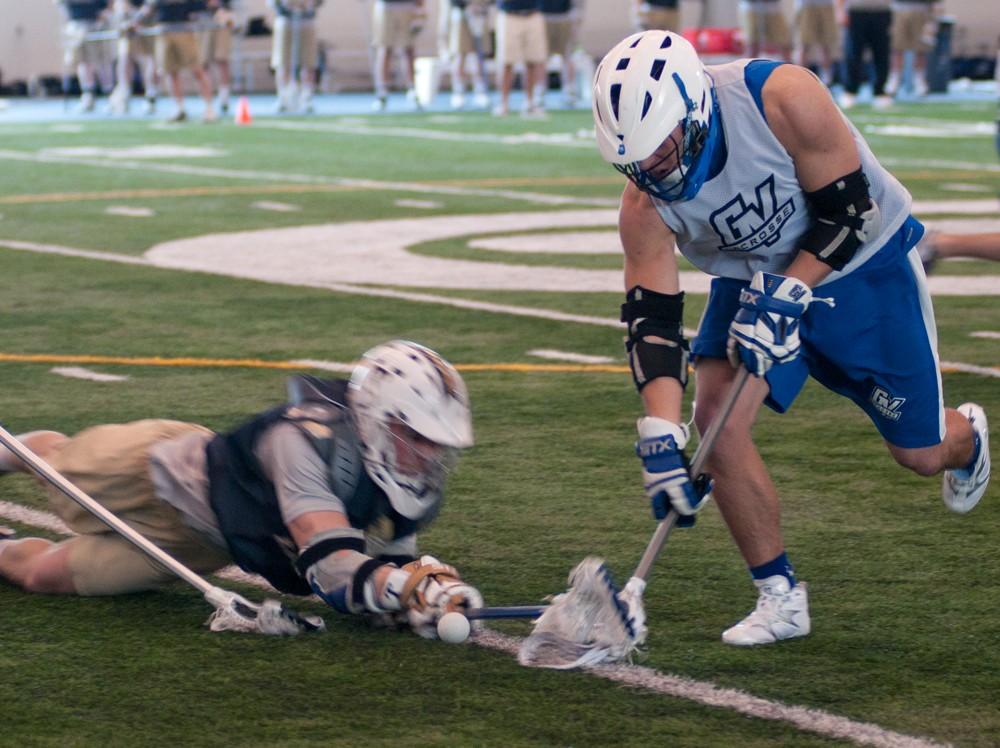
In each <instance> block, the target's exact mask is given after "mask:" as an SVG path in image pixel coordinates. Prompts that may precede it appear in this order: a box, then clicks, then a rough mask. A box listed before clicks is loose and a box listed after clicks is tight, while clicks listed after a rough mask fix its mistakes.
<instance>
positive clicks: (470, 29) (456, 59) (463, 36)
mask: <svg viewBox="0 0 1000 748" xmlns="http://www.w3.org/2000/svg"><path fill="white" fill-rule="evenodd" d="M489 5H490V0H450V4H449V9H448V13H449V16H450V22H449V39H448V56H449V58H450V60H451V82H452V85H451V108H452V109H461V108H462V107H464V106H465V91H466V79H467V76H466V74H465V67H466V65H467V64H468V60H469V55H470V54H471V55H474V62H473V64H474V65H475V70H474V72H473V75H474V78H473V83H472V89H473V92H474V93H473V99H472V100H473V103H474V104H475V105H476V106H477V107H479V108H480V109H486V108H488V107H489V105H490V97H489V94H488V93H487V90H488V85H487V82H486V58H487V57H488V56H489V54H490V52H491V51H492V43H491V39H490V35H489Z"/></svg>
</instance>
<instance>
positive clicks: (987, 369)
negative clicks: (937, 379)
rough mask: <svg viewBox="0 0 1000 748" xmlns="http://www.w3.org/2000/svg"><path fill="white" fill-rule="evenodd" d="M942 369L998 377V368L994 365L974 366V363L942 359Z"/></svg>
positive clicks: (999, 376) (999, 371) (999, 369)
mask: <svg viewBox="0 0 1000 748" xmlns="http://www.w3.org/2000/svg"><path fill="white" fill-rule="evenodd" d="M941 370H942V371H945V372H947V371H960V372H962V373H964V374H979V375H980V376H983V377H992V378H994V379H1000V368H997V367H995V366H976V365H975V364H963V363H961V362H959V361H942V362H941Z"/></svg>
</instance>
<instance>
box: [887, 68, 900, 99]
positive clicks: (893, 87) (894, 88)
mask: <svg viewBox="0 0 1000 748" xmlns="http://www.w3.org/2000/svg"><path fill="white" fill-rule="evenodd" d="M885 92H886V94H888V95H889V96H895V95H896V94H897V93H899V73H889V77H888V78H886V80H885Z"/></svg>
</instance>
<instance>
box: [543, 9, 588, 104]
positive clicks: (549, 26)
mask: <svg viewBox="0 0 1000 748" xmlns="http://www.w3.org/2000/svg"><path fill="white" fill-rule="evenodd" d="M582 4H583V3H582V0H542V13H543V14H544V16H545V39H546V44H547V46H548V49H549V56H550V57H552V56H555V55H559V59H560V62H561V63H562V70H561V71H560V75H559V83H560V87H561V89H562V96H563V103H564V104H565V105H566V106H567V107H569V108H570V109H574V108H575V107H576V99H577V87H576V68H575V66H574V65H573V51H574V50H575V49H576V47H577V44H578V42H579V30H580V23H581V22H582V21H583V8H582ZM546 78H547V76H546V75H545V72H544V71H543V73H542V81H541V83H542V90H541V92H539V93H538V94H537V96H536V100H537V101H538V102H539V103H542V102H544V101H545V88H546V84H547V83H548V81H547V80H546ZM588 84H589V81H588Z"/></svg>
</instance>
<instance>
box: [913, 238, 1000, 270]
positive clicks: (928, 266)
mask: <svg viewBox="0 0 1000 748" xmlns="http://www.w3.org/2000/svg"><path fill="white" fill-rule="evenodd" d="M917 252H918V253H919V255H920V262H922V263H923V265H924V272H925V273H930V272H931V270H932V269H933V267H934V265H935V264H936V263H937V261H938V260H948V259H952V258H956V257H962V258H965V259H969V260H993V261H994V262H1000V231H984V232H982V233H975V234H954V233H951V232H944V231H928V232H927V233H925V234H924V236H923V238H922V239H921V240H920V242H919V243H918V244H917Z"/></svg>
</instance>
